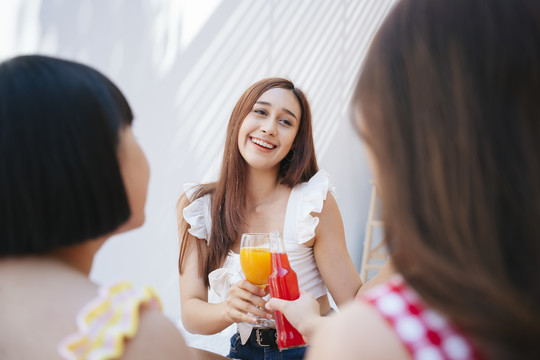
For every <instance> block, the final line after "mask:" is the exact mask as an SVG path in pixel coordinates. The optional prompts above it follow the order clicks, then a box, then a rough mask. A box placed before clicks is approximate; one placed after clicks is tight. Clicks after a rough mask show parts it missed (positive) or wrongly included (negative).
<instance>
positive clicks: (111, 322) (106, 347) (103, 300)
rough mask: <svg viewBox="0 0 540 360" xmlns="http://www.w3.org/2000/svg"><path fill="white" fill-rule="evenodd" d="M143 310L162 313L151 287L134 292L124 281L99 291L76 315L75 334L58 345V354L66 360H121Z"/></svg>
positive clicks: (129, 284)
mask: <svg viewBox="0 0 540 360" xmlns="http://www.w3.org/2000/svg"><path fill="white" fill-rule="evenodd" d="M143 307H150V308H154V309H159V310H161V302H160V300H159V298H158V296H157V295H156V294H155V292H154V291H153V290H152V289H151V288H150V287H143V288H140V289H136V288H134V287H133V286H132V284H131V283H130V282H128V281H123V282H120V283H117V284H114V285H112V286H108V287H101V288H99V291H98V297H97V298H95V299H94V300H92V301H91V302H89V303H88V304H87V305H86V306H85V307H83V308H82V309H81V311H79V314H78V315H77V328H78V331H77V332H76V333H74V334H71V335H69V336H67V337H66V338H64V339H63V340H62V341H61V342H60V343H59V344H58V352H59V353H60V355H61V356H62V358H63V359H68V360H106V359H116V358H118V357H120V356H121V355H122V354H123V352H124V344H125V341H126V340H128V339H131V338H132V337H133V336H134V335H135V334H136V333H137V328H138V326H139V314H140V310H141V308H143Z"/></svg>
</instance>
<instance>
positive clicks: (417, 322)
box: [359, 275, 480, 360]
mask: <svg viewBox="0 0 540 360" xmlns="http://www.w3.org/2000/svg"><path fill="white" fill-rule="evenodd" d="M359 300H360V301H366V302H368V303H369V304H371V305H373V306H374V308H375V309H376V310H377V312H378V313H380V315H381V316H382V317H383V318H385V319H386V320H387V322H388V323H389V324H390V326H391V327H392V328H393V329H394V331H395V332H396V334H397V336H398V337H399V338H400V340H401V341H402V343H403V345H404V346H405V347H406V348H407V349H408V350H409V352H410V354H411V356H412V358H413V359H415V360H471V359H480V356H479V355H478V353H477V352H476V351H475V350H474V348H473V346H472V344H471V343H470V341H469V340H468V339H467V338H465V336H463V335H461V334H460V333H459V332H458V331H457V330H456V328H455V327H454V326H452V324H451V323H450V322H449V321H448V319H447V318H446V317H445V316H443V315H442V314H440V313H438V312H437V311H435V310H432V309H430V308H428V307H427V306H426V304H424V302H423V301H422V299H421V298H420V297H419V295H418V294H417V293H416V292H415V291H414V290H413V289H412V288H411V287H409V286H408V285H407V283H405V281H404V279H403V277H402V276H400V275H395V276H393V277H392V278H391V280H390V281H388V282H387V283H385V284H383V285H380V286H377V287H376V288H373V289H372V290H370V291H368V292H367V293H366V294H365V295H364V296H363V297H361V298H359Z"/></svg>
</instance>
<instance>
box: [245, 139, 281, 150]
mask: <svg viewBox="0 0 540 360" xmlns="http://www.w3.org/2000/svg"><path fill="white" fill-rule="evenodd" d="M251 141H253V142H254V143H255V144H257V145H260V146H262V147H265V148H267V149H273V148H275V145H272V144H269V143H267V142H265V141H262V140H259V139H255V138H251Z"/></svg>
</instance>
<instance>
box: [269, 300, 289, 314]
mask: <svg viewBox="0 0 540 360" xmlns="http://www.w3.org/2000/svg"><path fill="white" fill-rule="evenodd" d="M287 303H288V301H287V300H282V299H277V298H271V299H270V300H268V302H267V303H266V305H265V307H266V309H267V310H270V311H274V310H277V311H281V310H282V309H283V308H284V307H285V305H286V304H287Z"/></svg>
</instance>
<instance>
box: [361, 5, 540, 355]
mask: <svg viewBox="0 0 540 360" xmlns="http://www.w3.org/2000/svg"><path fill="white" fill-rule="evenodd" d="M355 98H356V103H357V105H358V106H359V111H360V113H361V114H362V120H361V123H360V125H359V127H360V129H361V132H362V133H363V136H364V138H365V140H366V143H367V145H368V146H369V147H370V149H371V150H372V152H373V154H374V157H375V158H376V163H377V169H376V172H377V176H378V178H377V182H378V186H379V188H380V193H381V196H382V200H383V204H384V205H383V206H384V212H385V221H386V224H387V231H388V243H389V246H390V248H391V250H392V251H393V252H394V258H393V261H394V263H395V265H396V267H397V269H398V270H399V271H400V272H401V273H403V275H404V276H405V277H406V279H407V280H408V282H409V283H410V284H411V285H412V286H413V287H415V288H416V289H417V290H418V291H419V293H420V294H421V295H422V296H423V297H424V298H425V299H426V301H428V302H429V303H430V304H431V305H433V306H435V307H438V308H440V309H441V310H443V311H444V312H446V313H447V314H449V316H450V317H451V318H452V319H453V320H454V321H455V322H456V323H457V324H458V325H459V326H461V327H462V328H463V329H465V331H466V332H468V333H469V334H471V336H472V337H473V339H475V341H476V343H477V344H478V345H479V346H480V347H481V348H482V349H484V351H486V352H487V353H488V354H489V355H490V356H491V357H492V358H497V357H500V358H512V357H515V356H518V355H521V356H522V357H521V358H524V357H527V356H531V353H534V352H535V351H536V353H534V354H536V355H538V352H539V350H538V348H539V347H538V345H537V344H536V342H537V339H538V338H540V310H539V308H538V304H539V303H540V268H539V265H538V258H539V257H540V241H538V239H539V238H540V221H538V219H540V187H539V186H538V184H540V101H539V100H538V99H540V3H538V2H536V1H529V0H516V1H504V0H499V1H483V0H478V1H472V0H422V1H418V0H403V1H400V2H399V3H398V4H397V5H396V7H395V9H394V10H393V11H392V12H391V13H390V15H389V17H388V18H387V19H386V21H385V23H384V25H383V26H382V28H381V29H380V31H379V32H378V34H377V36H376V38H375V40H374V42H373V45H372V47H371V49H370V52H369V55H368V57H367V59H366V62H365V67H364V70H363V73H362V76H361V78H360V81H359V85H358V87H357V90H356V94H355ZM532 356H534V355H532Z"/></svg>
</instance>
